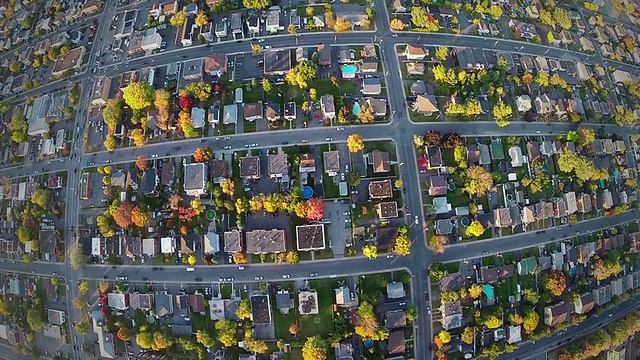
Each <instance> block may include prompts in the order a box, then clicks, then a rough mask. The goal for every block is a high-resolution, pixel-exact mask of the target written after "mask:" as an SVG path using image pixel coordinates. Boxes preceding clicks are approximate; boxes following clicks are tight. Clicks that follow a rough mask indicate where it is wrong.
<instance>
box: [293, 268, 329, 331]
mask: <svg viewBox="0 0 640 360" xmlns="http://www.w3.org/2000/svg"><path fill="white" fill-rule="evenodd" d="M309 287H310V288H311V289H314V290H316V292H317V293H318V299H317V300H318V309H319V312H318V314H317V315H305V316H298V324H299V325H300V332H299V333H298V338H300V339H306V338H309V337H312V336H315V335H320V336H322V337H327V336H328V335H329V334H330V333H332V332H333V289H332V288H331V282H330V281H327V280H318V281H310V282H309Z"/></svg>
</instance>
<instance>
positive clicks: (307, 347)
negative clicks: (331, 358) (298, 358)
mask: <svg viewBox="0 0 640 360" xmlns="http://www.w3.org/2000/svg"><path fill="white" fill-rule="evenodd" d="M302 359H303V360H326V359H327V343H326V342H325V341H324V340H322V338H321V337H320V336H318V335H316V336H312V337H309V338H307V341H306V342H305V343H304V346H303V347H302Z"/></svg>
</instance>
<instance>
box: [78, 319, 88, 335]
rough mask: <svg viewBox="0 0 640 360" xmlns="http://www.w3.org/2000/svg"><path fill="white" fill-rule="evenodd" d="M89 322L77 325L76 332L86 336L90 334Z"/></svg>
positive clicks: (84, 321) (81, 322) (83, 321)
mask: <svg viewBox="0 0 640 360" xmlns="http://www.w3.org/2000/svg"><path fill="white" fill-rule="evenodd" d="M89 328H90V327H89V322H87V321H86V320H82V321H80V322H79V323H77V324H76V332H77V333H78V334H80V335H86V334H88V333H89Z"/></svg>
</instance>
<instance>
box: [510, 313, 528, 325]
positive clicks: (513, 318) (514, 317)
mask: <svg viewBox="0 0 640 360" xmlns="http://www.w3.org/2000/svg"><path fill="white" fill-rule="evenodd" d="M509 322H510V323H511V325H513V326H518V325H522V323H523V322H524V318H523V317H522V315H520V314H509Z"/></svg>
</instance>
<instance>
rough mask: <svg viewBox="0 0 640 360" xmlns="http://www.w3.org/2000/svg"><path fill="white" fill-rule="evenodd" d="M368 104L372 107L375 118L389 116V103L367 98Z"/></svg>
mask: <svg viewBox="0 0 640 360" xmlns="http://www.w3.org/2000/svg"><path fill="white" fill-rule="evenodd" d="M366 103H367V104H369V105H371V107H372V108H373V113H374V115H375V116H385V115H387V103H386V102H385V101H384V100H383V99H376V98H367V100H366Z"/></svg>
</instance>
